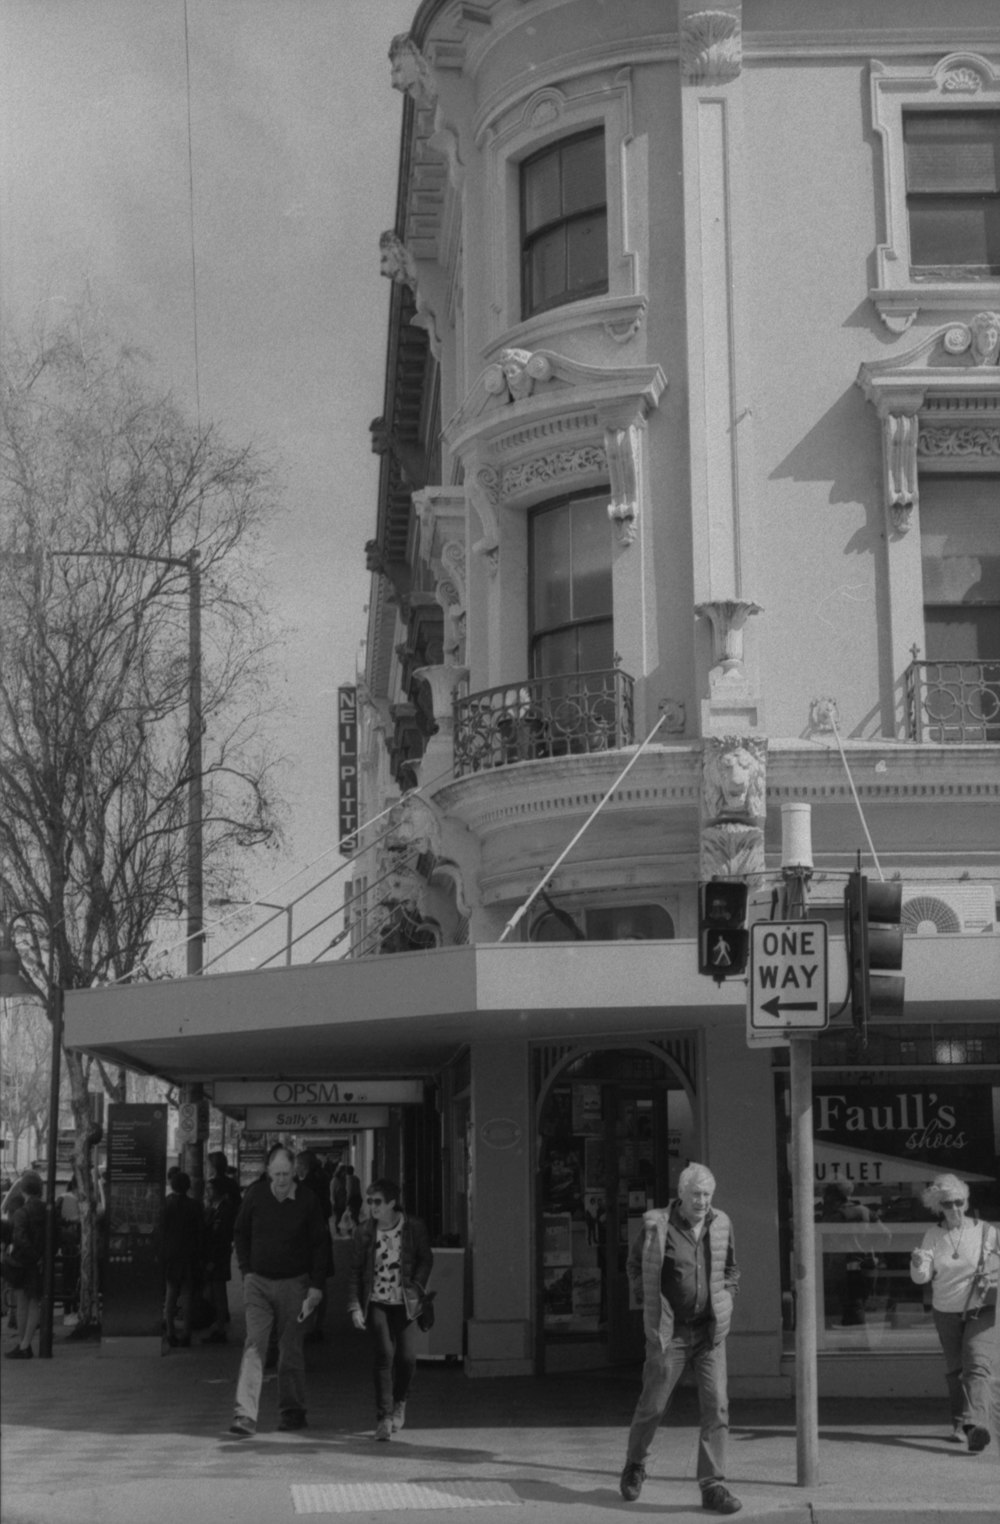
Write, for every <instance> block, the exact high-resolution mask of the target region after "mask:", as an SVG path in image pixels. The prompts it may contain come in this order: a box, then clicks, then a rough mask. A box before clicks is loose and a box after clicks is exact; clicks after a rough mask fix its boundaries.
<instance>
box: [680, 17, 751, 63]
mask: <svg viewBox="0 0 1000 1524" xmlns="http://www.w3.org/2000/svg"><path fill="white" fill-rule="evenodd" d="M741 11H742V5H741V0H734V3H733V5H732V7H731V8H730V9H729V10H724V11H723V10H697V11H689V12H688V14H687V15H683V14H682V15H681V18H680V63H681V74H682V76H683V78H684V79H685V80H689V81H691V83H704V82H705V81H710V82H713V83H716V84H722V83H724V82H725V81H727V80H730V79H736V78H737V76H738V75H739V73H740V70H741V68H742V67H743V33H742V18H741Z"/></svg>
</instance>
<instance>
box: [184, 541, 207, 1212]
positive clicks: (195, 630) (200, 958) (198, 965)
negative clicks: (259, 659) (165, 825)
mask: <svg viewBox="0 0 1000 1524" xmlns="http://www.w3.org/2000/svg"><path fill="white" fill-rule="evenodd" d="M185 560H186V565H187V569H188V591H189V607H188V768H189V777H188V821H187V900H188V908H187V971H188V973H189V974H200V973H201V971H202V968H203V967H204V961H205V940H204V939H205V904H204V896H205V889H204V859H203V845H204V843H203V804H202V781H201V770H202V745H201V740H202V712H201V571H200V569H199V567H198V551H196V550H192V551H190V552H189V554H188V555H187V557H186V558H185ZM183 1093H184V1096H185V1099H186V1100H188V1101H191V1102H193V1103H194V1104H195V1105H196V1106H198V1107H199V1123H200V1107H201V1103H202V1100H203V1098H204V1094H205V1092H204V1088H203V1086H201V1085H200V1084H193V1085H186V1086H185V1087H184V1092H183ZM182 1154H183V1166H184V1170H185V1172H186V1173H187V1174H188V1175H189V1176H190V1177H191V1195H192V1198H193V1199H194V1200H195V1201H200V1200H201V1199H202V1196H203V1193H204V1181H205V1163H204V1145H203V1143H202V1140H201V1138H200V1137H198V1138H196V1139H195V1140H194V1141H193V1142H191V1143H185V1145H184V1148H183V1150H182Z"/></svg>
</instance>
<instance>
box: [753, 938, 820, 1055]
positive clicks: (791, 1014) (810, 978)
mask: <svg viewBox="0 0 1000 1524" xmlns="http://www.w3.org/2000/svg"><path fill="white" fill-rule="evenodd" d="M826 936H827V928H826V922H825V921H756V922H755V923H754V924H753V925H752V926H751V928H750V992H749V1000H750V1007H749V1017H750V1030H751V1031H752V1032H772V1033H774V1032H795V1031H803V1032H815V1031H821V1030H822V1029H823V1028H824V1027H826V1026H827V1024H828V1020H829V1018H828V1014H827V986H826Z"/></svg>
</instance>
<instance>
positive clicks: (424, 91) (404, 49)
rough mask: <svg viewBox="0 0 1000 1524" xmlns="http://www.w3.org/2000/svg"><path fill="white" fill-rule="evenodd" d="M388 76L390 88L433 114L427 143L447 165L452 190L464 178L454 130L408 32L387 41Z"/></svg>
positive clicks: (434, 77) (429, 71)
mask: <svg viewBox="0 0 1000 1524" xmlns="http://www.w3.org/2000/svg"><path fill="white" fill-rule="evenodd" d="M389 64H390V74H389V78H390V81H391V83H392V88H393V89H394V90H399V91H400V92H401V94H403V95H408V96H409V97H410V99H411V100H412V101H413V104H414V105H415V106H416V107H417V109H418V111H419V110H424V111H430V112H432V113H433V122H434V126H433V130H432V131H431V133H430V135H429V136H428V138H427V146H428V148H431V149H433V150H434V152H435V153H439V154H440V155H441V157H442V158H443V159H444V160H445V162H446V164H447V166H448V179H449V180H450V181H451V183H452V185H453V186H454V187H455V189H456V190H458V189H459V187H460V186H461V184H462V181H463V179H464V177H465V166H464V165H463V163H462V156H461V153H460V152H459V141H458V133H457V132H456V130H455V128H454V126H453V125H452V123H451V122H449V121H448V120H447V119H446V117H445V114H444V110H443V108H442V106H441V102H440V100H439V98H438V97H439V95H440V85H439V82H438V76H437V73H436V71H435V69H434V68H433V66H432V65H431V64H430V63H429V62H428V60H427V59H426V58H425V57H424V55H423V53H421V51H420V49H419V47H418V46H417V44H416V42H415V41H414V39H413V38H412V37H411V36H410V34H409V32H397V34H396V36H395V37H394V38H393V39H392V42H391V43H390V44H389Z"/></svg>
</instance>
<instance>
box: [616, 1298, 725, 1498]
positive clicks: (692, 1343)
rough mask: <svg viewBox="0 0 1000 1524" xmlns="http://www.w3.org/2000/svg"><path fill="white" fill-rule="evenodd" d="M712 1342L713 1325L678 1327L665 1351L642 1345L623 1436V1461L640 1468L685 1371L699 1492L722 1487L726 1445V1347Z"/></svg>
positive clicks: (722, 1342) (653, 1343)
mask: <svg viewBox="0 0 1000 1524" xmlns="http://www.w3.org/2000/svg"><path fill="white" fill-rule="evenodd" d="M714 1340H715V1323H714V1322H710V1323H705V1324H702V1325H701V1326H699V1327H696V1326H694V1325H693V1324H690V1323H686V1324H685V1323H678V1324H676V1325H675V1327H674V1335H673V1338H672V1339H671V1340H670V1343H669V1344H668V1345H667V1347H666V1349H661V1348H660V1345H659V1342H658V1341H655V1340H654V1341H650V1340H647V1341H646V1361H645V1364H644V1365H643V1367H642V1392H641V1394H640V1396H639V1401H638V1403H637V1404H636V1409H635V1414H634V1415H633V1418H632V1427H631V1428H630V1429H629V1435H628V1459H629V1460H630V1461H638V1462H639V1463H640V1464H642V1463H643V1462H644V1461H645V1459H646V1456H647V1455H648V1454H649V1447H650V1445H651V1444H652V1443H653V1436H654V1434H655V1433H656V1431H657V1429H658V1428H659V1425H660V1419H661V1418H662V1417H663V1415H664V1413H665V1412H666V1410H667V1404H668V1403H669V1401H670V1398H671V1397H672V1396H673V1392H674V1388H675V1387H676V1385H677V1383H678V1381H679V1380H680V1379H681V1377H682V1376H683V1374H684V1372H685V1370H686V1368H687V1366H688V1365H692V1366H693V1367H694V1374H695V1380H696V1381H697V1383H698V1406H699V1409H700V1412H701V1434H700V1437H699V1440H698V1468H697V1477H698V1481H699V1483H700V1484H701V1486H702V1487H707V1486H708V1485H709V1483H710V1482H715V1481H722V1480H723V1478H724V1477H725V1475H726V1440H727V1438H728V1436H729V1406H728V1403H727V1400H726V1341H725V1339H721V1340H720V1341H719V1342H718V1343H715V1342H714Z"/></svg>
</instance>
